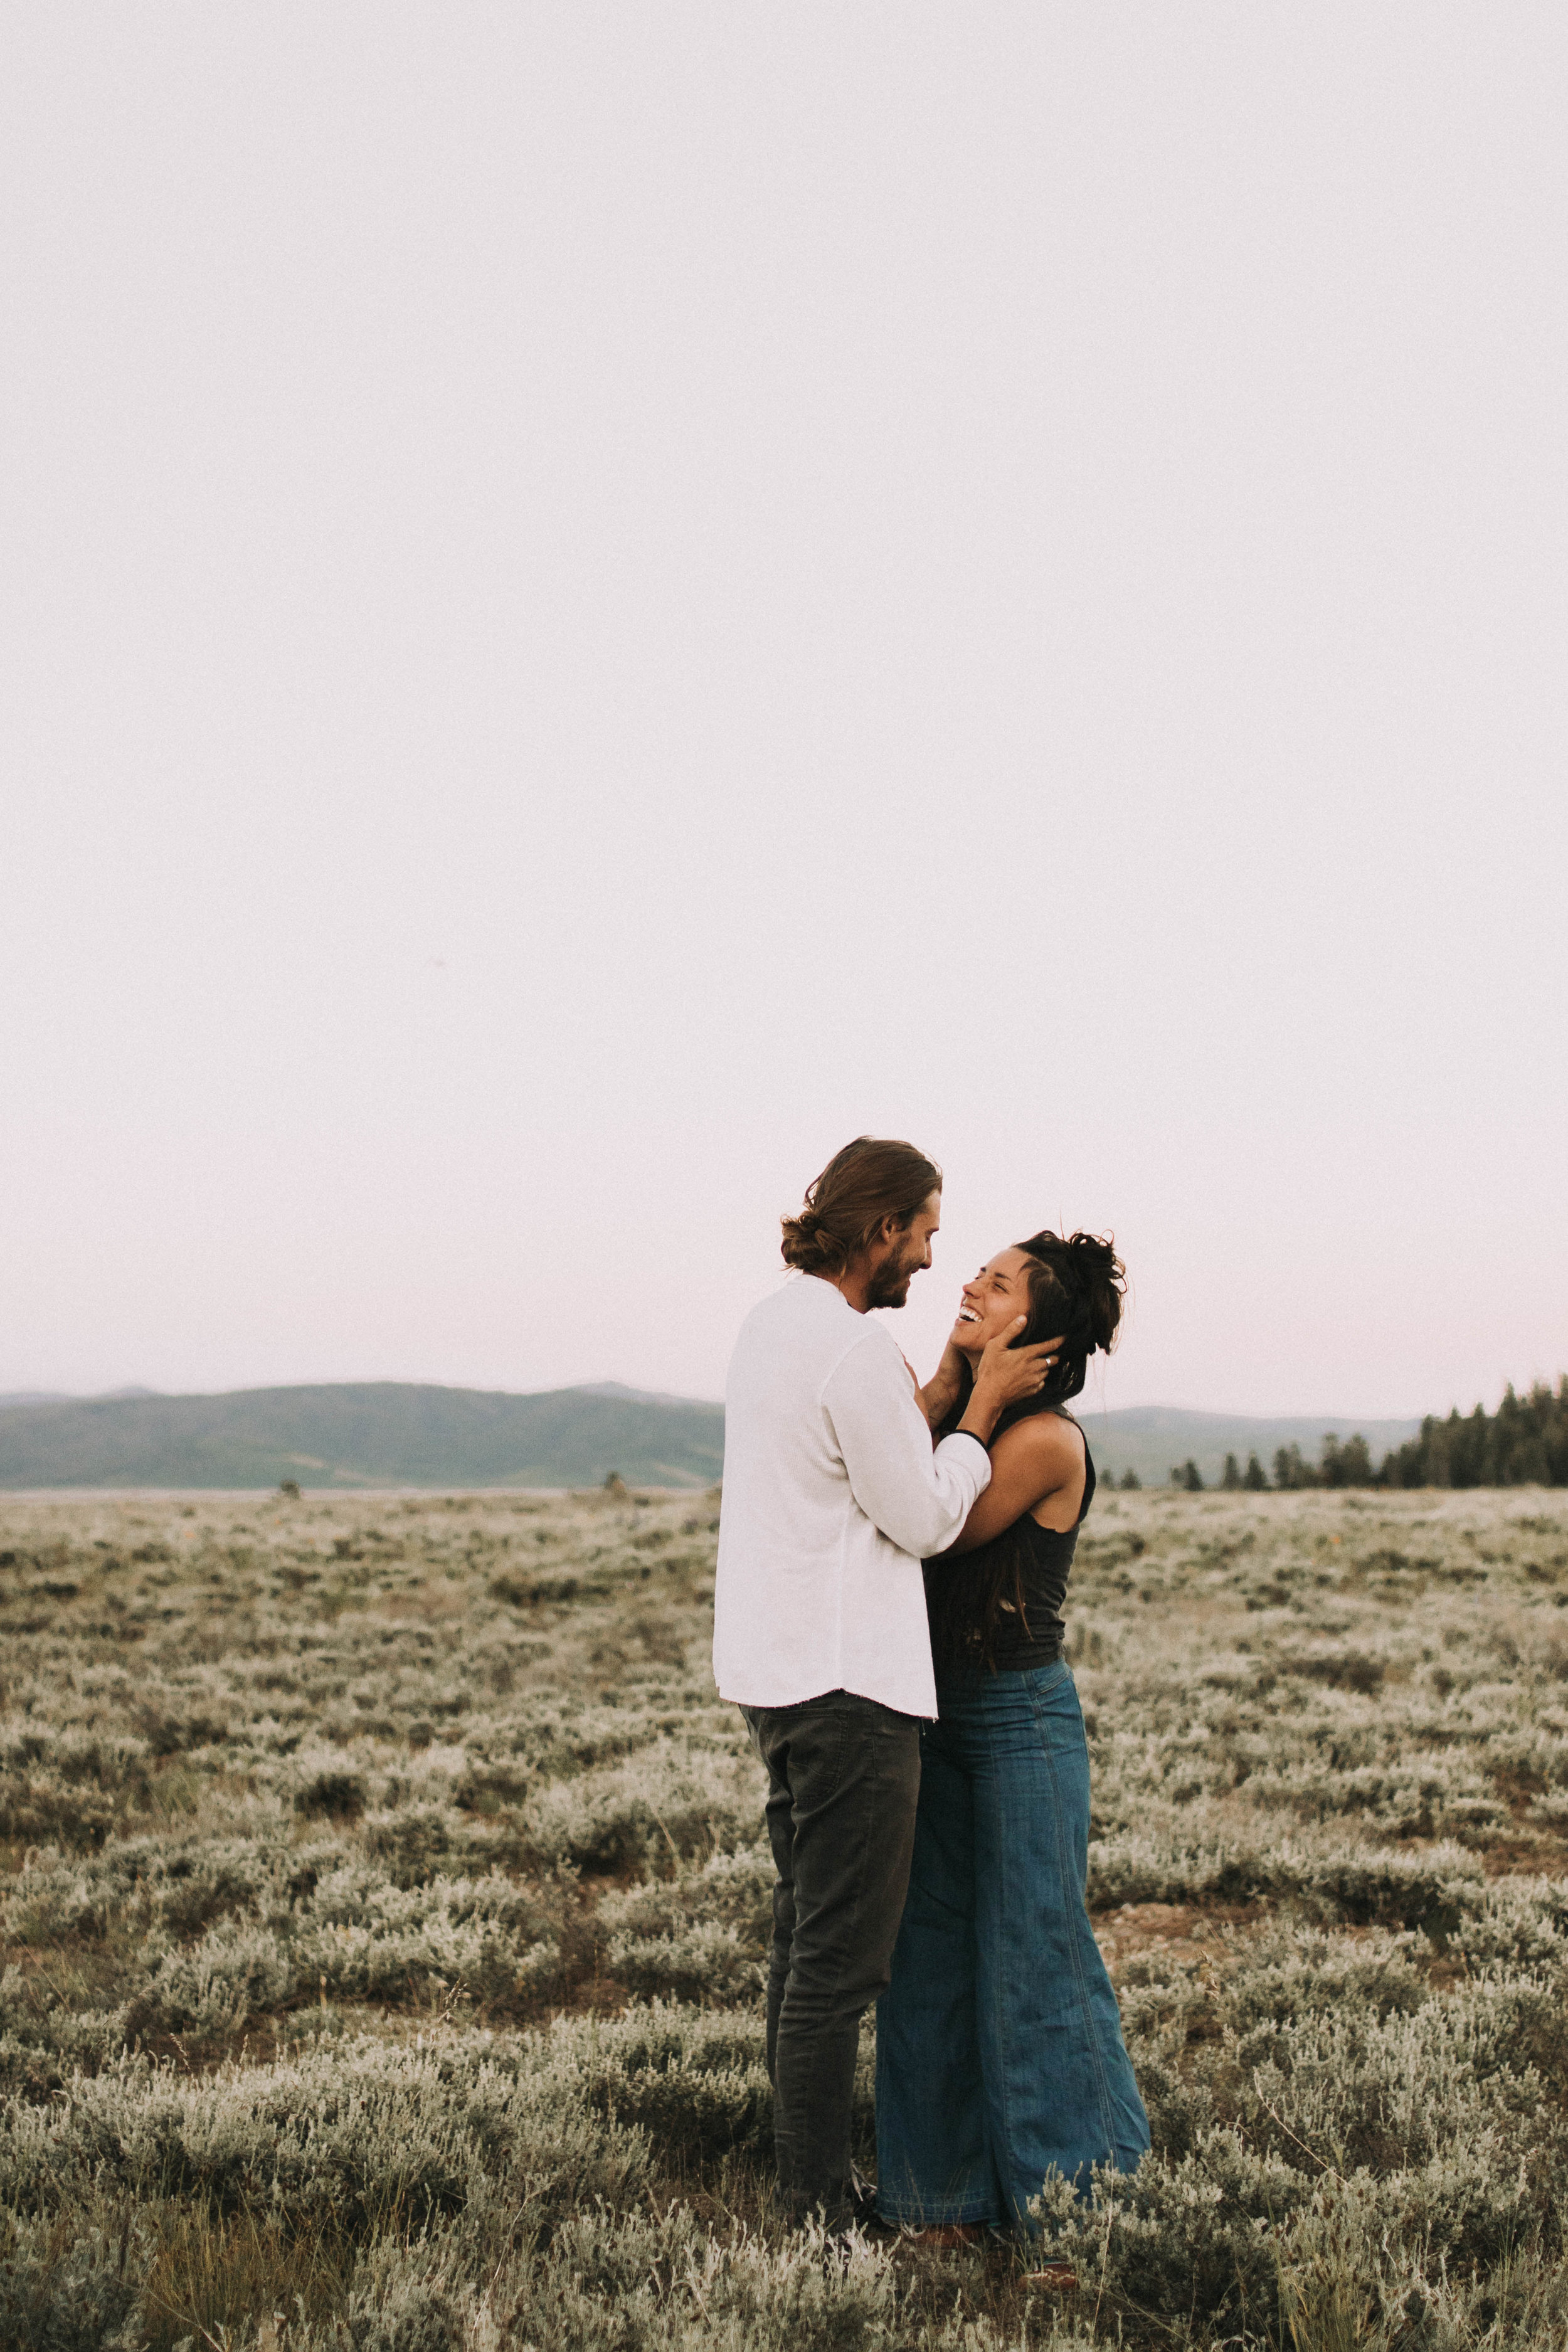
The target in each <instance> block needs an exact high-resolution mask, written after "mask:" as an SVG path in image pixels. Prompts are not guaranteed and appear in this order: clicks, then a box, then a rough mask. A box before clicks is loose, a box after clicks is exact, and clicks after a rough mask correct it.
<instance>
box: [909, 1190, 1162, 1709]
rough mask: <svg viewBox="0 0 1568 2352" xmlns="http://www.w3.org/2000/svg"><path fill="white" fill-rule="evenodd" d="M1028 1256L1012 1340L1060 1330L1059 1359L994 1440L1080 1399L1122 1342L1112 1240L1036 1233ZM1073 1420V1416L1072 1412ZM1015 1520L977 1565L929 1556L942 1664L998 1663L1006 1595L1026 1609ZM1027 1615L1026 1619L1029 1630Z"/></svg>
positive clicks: (949, 1423) (1121, 1292)
mask: <svg viewBox="0 0 1568 2352" xmlns="http://www.w3.org/2000/svg"><path fill="white" fill-rule="evenodd" d="M1014 1247H1015V1248H1016V1249H1020V1250H1022V1251H1023V1253H1024V1255H1025V1257H1026V1259H1027V1260H1028V1265H1027V1268H1026V1278H1027V1281H1028V1286H1029V1319H1028V1321H1027V1323H1026V1324H1025V1326H1024V1328H1023V1329H1022V1330H1021V1331H1020V1332H1019V1334H1018V1337H1017V1338H1016V1339H1015V1340H1014V1342H1013V1345H1014V1346H1015V1347H1016V1348H1030V1347H1035V1346H1037V1345H1038V1343H1039V1342H1040V1341H1041V1340H1042V1339H1055V1338H1056V1337H1057V1336H1058V1333H1059V1334H1060V1335H1061V1343H1062V1344H1061V1346H1060V1348H1059V1349H1058V1351H1057V1361H1056V1365H1055V1368H1054V1369H1053V1370H1052V1372H1051V1374H1050V1377H1049V1378H1048V1379H1047V1382H1046V1384H1045V1387H1044V1388H1043V1389H1042V1390H1041V1391H1039V1394H1038V1395H1037V1396H1032V1397H1021V1398H1020V1399H1019V1400H1018V1402H1017V1403H1016V1404H1010V1405H1008V1406H1007V1408H1006V1410H1005V1412H1003V1413H1002V1415H1001V1417H1000V1419H999V1420H998V1422H997V1423H996V1427H995V1429H994V1432H993V1433H992V1443H993V1444H994V1443H995V1441H996V1439H997V1438H998V1437H1000V1436H1001V1434H1002V1432H1003V1431H1004V1430H1005V1429H1011V1428H1012V1426H1013V1423H1015V1422H1016V1421H1023V1420H1025V1419H1026V1417H1027V1415H1028V1414H1030V1413H1035V1412H1058V1411H1060V1409H1061V1407H1062V1406H1063V1405H1065V1404H1066V1402H1067V1401H1068V1398H1069V1397H1075V1396H1077V1395H1078V1394H1079V1391H1081V1389H1082V1387H1083V1384H1084V1382H1085V1381H1086V1380H1087V1379H1088V1378H1089V1358H1090V1356H1092V1355H1093V1354H1094V1353H1095V1351H1096V1349H1101V1350H1103V1351H1104V1352H1106V1353H1109V1352H1110V1349H1111V1348H1112V1347H1114V1346H1115V1344H1116V1332H1117V1327H1118V1326H1119V1324H1120V1323H1121V1301H1122V1298H1123V1297H1124V1296H1125V1294H1126V1289H1127V1276H1126V1269H1125V1267H1124V1266H1123V1265H1122V1263H1121V1259H1120V1258H1119V1257H1118V1256H1117V1255H1116V1249H1115V1245H1114V1244H1113V1242H1112V1241H1111V1240H1110V1238H1109V1237H1107V1238H1105V1239H1103V1240H1102V1239H1101V1238H1100V1235H1099V1234H1072V1235H1071V1236H1070V1238H1069V1237H1068V1236H1067V1235H1065V1234H1053V1233H1051V1232H1049V1231H1047V1232H1045V1233H1038V1234H1031V1235H1030V1237H1029V1239H1028V1240H1027V1241H1026V1242H1016V1243H1015V1244H1014ZM972 1386H973V1374H972V1373H970V1372H969V1370H968V1368H967V1366H966V1367H965V1378H964V1381H963V1388H962V1390H961V1391H960V1393H959V1397H958V1402H956V1404H954V1405H953V1407H952V1411H951V1412H949V1414H948V1416H947V1418H946V1420H945V1421H944V1422H943V1423H942V1431H941V1434H942V1435H943V1436H945V1435H946V1434H947V1433H948V1432H949V1431H950V1430H952V1429H956V1428H957V1426H958V1423H959V1422H960V1421H961V1420H962V1419H963V1408H964V1406H965V1405H966V1404H967V1403H968V1402H969V1391H970V1389H971V1387H972ZM1066 1417H1067V1418H1068V1419H1069V1420H1070V1419H1071V1415H1070V1414H1068V1415H1067V1416H1066ZM1016 1534H1017V1525H1016V1523H1015V1526H1013V1527H1011V1528H1006V1529H1005V1530H1004V1532H1003V1533H1002V1534H1001V1535H999V1536H997V1537H996V1538H994V1541H993V1542H991V1543H989V1544H987V1545H986V1546H985V1547H984V1550H985V1558H984V1561H983V1563H982V1564H981V1565H980V1566H979V1567H974V1566H973V1565H972V1564H971V1559H970V1556H968V1555H966V1554H964V1553H963V1552H960V1553H959V1554H958V1555H957V1557H956V1558H954V1559H933V1560H928V1561H927V1562H926V1606H927V1609H928V1612H929V1613H930V1617H931V1648H932V1650H933V1652H934V1654H935V1655H936V1657H937V1658H938V1660H939V1661H945V1662H947V1663H948V1664H952V1663H954V1662H955V1661H956V1662H968V1663H971V1664H976V1665H991V1664H994V1658H995V1650H996V1635H997V1633H998V1631H999V1628H1000V1621H1001V1614H1002V1606H1003V1602H1004V1601H1011V1603H1012V1605H1013V1607H1014V1608H1015V1609H1016V1610H1017V1611H1018V1612H1019V1614H1020V1616H1021V1617H1022V1615H1023V1609H1024V1561H1025V1558H1026V1553H1025V1550H1024V1548H1023V1546H1022V1545H1021V1544H1020V1543H1019V1542H1017V1540H1016ZM1027 1622H1028V1621H1027V1619H1025V1620H1024V1624H1025V1630H1026V1631H1027Z"/></svg>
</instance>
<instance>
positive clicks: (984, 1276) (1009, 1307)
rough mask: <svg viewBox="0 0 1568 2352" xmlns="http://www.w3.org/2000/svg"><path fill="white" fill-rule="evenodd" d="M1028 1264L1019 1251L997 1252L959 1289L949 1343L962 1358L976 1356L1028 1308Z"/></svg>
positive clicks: (1025, 1313)
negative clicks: (960, 1294) (960, 1300)
mask: <svg viewBox="0 0 1568 2352" xmlns="http://www.w3.org/2000/svg"><path fill="white" fill-rule="evenodd" d="M1030 1303H1031V1302H1030V1297H1029V1261H1028V1259H1027V1258H1026V1256H1025V1255H1024V1253H1023V1251H1022V1250H1021V1249H1005V1250H998V1251H997V1253H996V1255H995V1256H994V1257H993V1258H987V1259H986V1261H985V1264H984V1265H983V1266H982V1267H981V1269H980V1271H979V1273H978V1274H977V1275H976V1276H975V1277H974V1279H973V1282H966V1283H965V1284H964V1286H963V1306H962V1307H960V1308H959V1310H958V1320H957V1322H956V1323H955V1324H954V1325H953V1327H952V1341H953V1345H954V1347H956V1348H961V1349H963V1353H964V1354H965V1355H966V1356H978V1355H979V1353H980V1351H981V1349H983V1348H984V1346H985V1344H986V1342H987V1341H988V1340H990V1339H995V1337H996V1335H997V1333H998V1332H999V1331H1005V1329H1006V1328H1007V1326H1008V1324H1009V1323H1011V1322H1013V1321H1015V1320H1016V1318H1017V1317H1018V1316H1020V1315H1027V1314H1028V1312H1029V1308H1030Z"/></svg>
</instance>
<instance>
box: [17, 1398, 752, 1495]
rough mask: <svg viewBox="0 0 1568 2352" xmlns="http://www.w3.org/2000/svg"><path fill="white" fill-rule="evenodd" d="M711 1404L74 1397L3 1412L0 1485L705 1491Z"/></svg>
mask: <svg viewBox="0 0 1568 2352" xmlns="http://www.w3.org/2000/svg"><path fill="white" fill-rule="evenodd" d="M723 1458H724V1409H723V1407H722V1406H721V1405H716V1404H704V1403H700V1402H696V1401H693V1400H690V1399H681V1398H662V1397H650V1396H646V1395H644V1394H642V1393H641V1392H640V1391H637V1390H635V1389H621V1388H618V1387H614V1386H601V1387H597V1388H593V1389H553V1390H546V1391H542V1392H541V1393H538V1394H535V1395H528V1396H514V1395H510V1394H508V1393H507V1392H506V1391H501V1390H490V1389H449V1388H437V1387H434V1386H426V1385H423V1384H419V1383H416V1382H405V1381H334V1382H331V1383H330V1384H323V1385H321V1386H320V1387H302V1388H279V1389H237V1390H233V1391H230V1392H229V1393H227V1394H226V1395H219V1396H135V1397H84V1398H79V1399H76V1400H73V1401H71V1402H61V1403H50V1404H27V1405H23V1404H18V1405H14V1406H12V1407H10V1408H9V1409H8V1410H6V1411H5V1412H0V1488H5V1489H9V1490H12V1491H15V1490H16V1489H18V1488H23V1487H37V1486H84V1487H95V1486H99V1487H101V1486H189V1487H219V1488H222V1487H267V1486H278V1485H279V1484H280V1483H281V1482H282V1481H283V1480H284V1479H285V1478H292V1479H294V1480H295V1481H296V1482H297V1483H298V1484H299V1485H300V1486H326V1487H333V1488H336V1489H338V1490H339V1491H342V1489H344V1488H346V1487H354V1486H437V1487H442V1486H600V1485H602V1484H603V1482H604V1480H605V1477H606V1476H607V1475H609V1474H610V1473H611V1472H612V1471H618V1472H619V1474H620V1475H621V1476H622V1477H623V1478H625V1479H626V1483H627V1484H628V1485H629V1486H710V1485H712V1483H713V1482H714V1481H715V1480H716V1479H717V1478H719V1477H720V1476H721V1474H722V1469H723Z"/></svg>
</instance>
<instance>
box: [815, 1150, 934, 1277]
mask: <svg viewBox="0 0 1568 2352" xmlns="http://www.w3.org/2000/svg"><path fill="white" fill-rule="evenodd" d="M941 1190H942V1170H941V1169H940V1168H939V1167H938V1166H937V1164H936V1162H935V1160H928V1159H927V1158H926V1156H925V1154H924V1152H923V1151H917V1150H915V1147H914V1145H913V1144H912V1143H889V1142H885V1141H883V1140H882V1139H880V1138H879V1137H877V1136H874V1135H858V1136H857V1137H856V1139H855V1140H854V1142H853V1143H847V1144H846V1145H845V1147H844V1149H843V1150H842V1151H836V1152H835V1153H834V1155H833V1157H832V1159H831V1160H829V1161H828V1163H827V1165H826V1168H825V1169H824V1170H823V1171H822V1173H821V1175H820V1176H817V1177H815V1178H814V1179H813V1180H812V1181H811V1182H810V1183H809V1184H808V1185H807V1186H806V1188H805V1207H804V1208H802V1209H801V1210H799V1211H798V1212H797V1213H796V1214H795V1216H793V1217H785V1218H784V1220H783V1224H784V1240H783V1242H782V1244H780V1247H781V1249H782V1251H783V1255H784V1264H785V1265H793V1266H795V1267H798V1269H799V1270H800V1272H801V1273H802V1274H822V1275H826V1276H828V1277H829V1279H830V1280H831V1279H832V1277H833V1276H837V1275H840V1274H842V1273H843V1272H844V1269H845V1267H846V1266H847V1265H849V1264H850V1262H851V1260H852V1259H854V1258H857V1257H858V1256H859V1255H860V1253H861V1251H862V1250H864V1249H866V1248H868V1246H869V1244H871V1242H872V1241H874V1240H875V1238H876V1236H877V1234H878V1231H879V1228H880V1226H881V1223H882V1220H883V1219H884V1218H885V1217H891V1218H892V1219H893V1220H894V1222H895V1223H897V1224H900V1225H908V1224H909V1223H910V1222H911V1220H912V1219H913V1218H914V1217H915V1216H916V1214H917V1213H919V1211H920V1210H921V1209H923V1208H924V1206H925V1204H926V1202H927V1201H928V1200H929V1199H930V1198H931V1194H932V1193H933V1192H940V1191H941Z"/></svg>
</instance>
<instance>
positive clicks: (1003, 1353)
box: [958, 1315, 1065, 1445]
mask: <svg viewBox="0 0 1568 2352" xmlns="http://www.w3.org/2000/svg"><path fill="white" fill-rule="evenodd" d="M1028 1319H1029V1318H1028V1317H1027V1316H1026V1315H1016V1316H1015V1317H1014V1318H1013V1320H1012V1322H1011V1323H1010V1324H1009V1325H1008V1326H1007V1328H1006V1329H1005V1331H999V1332H998V1333H997V1335H996V1337H995V1339H991V1340H988V1341H987V1342H986V1345H985V1348H984V1351H983V1352H982V1355H981V1358H980V1361H979V1363H978V1365H977V1366H976V1367H975V1373H974V1386H973V1389H972V1390H971V1391H970V1394H969V1402H968V1404H967V1405H966V1406H965V1408H964V1413H963V1420H962V1421H961V1422H960V1423H959V1424H958V1425H959V1427H960V1429H963V1430H966V1431H967V1432H968V1433H969V1435H970V1436H971V1437H978V1438H979V1440H980V1442H981V1444H983V1445H985V1444H989V1443H990V1439H991V1433H992V1431H993V1430H994V1428H995V1426H996V1423H997V1422H998V1421H999V1420H1000V1419H1001V1417H1002V1415H1003V1413H1004V1412H1005V1411H1006V1409H1007V1407H1008V1406H1009V1405H1010V1404H1016V1403H1017V1402H1018V1400H1019V1399H1020V1397H1031V1396H1038V1395H1039V1393H1040V1391H1041V1390H1042V1389H1043V1388H1044V1387H1045V1385H1046V1382H1047V1379H1048V1378H1049V1377H1050V1372H1051V1368H1052V1366H1053V1365H1054V1364H1055V1362H1056V1360H1057V1350H1058V1349H1059V1348H1060V1346H1061V1344H1062V1339H1063V1338H1064V1336H1065V1335H1064V1334H1063V1333H1061V1332H1058V1334H1057V1337H1056V1338H1055V1339H1041V1340H1039V1341H1037V1343H1036V1345H1035V1346H1034V1347H1032V1348H1019V1347H1016V1346H1015V1344H1014V1342H1015V1341H1016V1339H1017V1337H1018V1334H1019V1332H1020V1331H1021V1330H1022V1329H1023V1328H1024V1326H1025V1325H1026V1323H1027V1321H1028Z"/></svg>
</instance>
